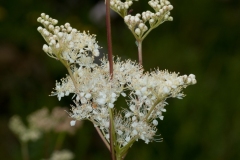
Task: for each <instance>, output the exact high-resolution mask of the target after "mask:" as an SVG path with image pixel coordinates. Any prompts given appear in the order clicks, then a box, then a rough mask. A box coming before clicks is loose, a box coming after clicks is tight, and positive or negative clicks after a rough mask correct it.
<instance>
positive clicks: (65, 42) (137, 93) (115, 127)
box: [38, 0, 196, 156]
mask: <svg viewBox="0 0 240 160" xmlns="http://www.w3.org/2000/svg"><path fill="white" fill-rule="evenodd" d="M132 3H133V0H126V1H125V2H122V1H120V0H111V1H110V6H111V8H112V9H113V10H114V11H116V12H117V13H119V15H121V16H122V17H123V18H124V21H125V23H126V24H127V26H128V28H129V29H130V30H131V31H132V33H133V35H134V36H135V38H136V41H137V47H138V55H139V63H136V62H134V61H132V60H124V61H122V60H121V59H120V58H118V57H115V58H114V59H113V61H112V60H111V58H109V59H106V58H105V57H103V58H102V59H101V62H100V64H96V63H95V61H94V58H95V57H96V56H98V55H99V53H100V52H99V48H100V47H99V46H98V45H97V42H96V40H95V36H92V35H90V34H89V33H85V32H83V33H82V32H79V31H77V30H76V29H74V28H72V27H71V25H70V24H69V23H66V24H65V25H62V26H56V24H57V20H55V19H52V18H50V17H49V16H48V15H46V14H41V17H39V18H38V22H40V23H42V25H43V26H44V28H42V27H38V31H39V32H40V33H41V34H42V36H43V37H44V39H45V40H46V42H47V44H46V45H44V46H43V50H44V51H45V52H46V53H47V54H48V55H49V56H51V57H53V58H55V59H58V60H60V61H61V62H62V63H63V64H64V66H65V67H66V68H67V70H68V75H66V77H64V78H62V79H61V81H60V82H56V87H55V88H54V91H53V92H52V96H57V97H58V99H59V100H61V98H63V97H65V96H69V95H73V98H72V99H73V102H74V104H73V105H71V112H70V113H69V115H70V117H71V118H72V119H73V120H72V121H71V122H70V125H71V126H74V125H75V124H76V121H80V120H89V121H91V122H92V123H93V124H94V126H95V127H96V128H97V130H98V133H99V134H100V135H101V137H102V139H103V140H104V141H105V144H108V143H110V142H111V141H112V138H113V137H114V138H113V140H114V142H113V144H114V148H112V150H116V148H117V149H118V150H117V151H116V152H119V153H120V154H121V156H124V155H125V152H126V151H127V150H128V148H129V147H130V146H132V144H133V143H134V142H135V141H137V140H139V139H141V140H143V141H144V142H145V143H149V142H152V141H161V139H157V138H156V133H157V125H158V121H159V120H163V119H164V112H166V108H165V107H166V105H167V104H168V103H167V102H166V100H167V99H168V98H178V99H182V98H183V97H184V96H185V95H184V94H183V92H182V90H183V89H184V88H186V87H187V86H189V85H193V84H196V79H195V75H193V74H190V75H183V76H181V75H179V73H175V72H169V71H167V70H163V71H161V70H159V69H155V70H153V71H151V72H146V71H144V69H143V67H142V65H141V64H142V55H141V54H142V45H141V44H142V40H143V39H144V38H145V37H146V36H147V35H148V33H149V32H150V31H151V30H152V29H154V28H156V27H157V26H159V25H160V24H162V23H163V22H165V21H172V20H173V18H172V17H171V16H170V11H171V10H172V9H173V6H172V5H171V4H170V2H169V1H167V0H150V1H149V2H148V4H149V5H150V6H151V7H152V9H153V10H154V12H151V11H145V12H142V13H141V14H140V13H137V14H136V15H135V16H132V15H130V14H128V10H129V7H130V6H131V5H132ZM107 5H108V6H109V1H108V3H107ZM110 57H111V56H110ZM109 61H110V62H111V63H110V62H109ZM111 69H113V72H112V71H111V73H110V72H109V70H111ZM120 96H123V97H124V98H126V107H124V108H123V109H122V110H120V111H117V108H116V107H115V102H116V101H117V99H118V98H119V97H120ZM113 152H114V151H113Z"/></svg>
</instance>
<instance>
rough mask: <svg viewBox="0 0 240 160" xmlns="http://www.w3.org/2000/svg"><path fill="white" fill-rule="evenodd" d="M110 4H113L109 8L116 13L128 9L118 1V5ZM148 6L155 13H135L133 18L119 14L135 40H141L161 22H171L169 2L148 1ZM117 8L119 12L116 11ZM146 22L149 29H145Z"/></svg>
mask: <svg viewBox="0 0 240 160" xmlns="http://www.w3.org/2000/svg"><path fill="white" fill-rule="evenodd" d="M111 2H112V4H113V5H111V8H112V9H113V10H114V11H116V12H117V13H119V12H120V11H121V12H120V13H127V9H128V7H129V6H128V5H127V6H128V7H124V3H123V2H121V1H119V0H118V3H115V2H114V1H113V0H112V1H111ZM125 3H127V2H125ZM131 4H132V1H131ZM148 4H149V5H150V6H151V7H152V8H153V9H154V11H155V13H153V12H151V11H145V12H142V14H139V13H137V14H136V15H135V16H133V15H130V14H129V15H127V14H120V15H121V16H122V17H124V21H125V23H126V24H127V26H128V28H129V29H130V30H131V31H132V33H133V35H134V36H135V38H136V39H137V40H143V39H144V38H145V37H146V35H147V34H148V33H149V32H150V31H151V30H152V29H154V28H156V27H158V26H159V25H160V24H162V23H163V22H165V21H172V20H173V18H172V17H171V16H170V11H171V10H172V9H173V6H172V5H171V4H170V2H169V1H167V0H150V1H149V2H148ZM118 8H119V9H121V10H117V9H118ZM122 10H124V11H122ZM147 22H149V27H147V24H146V23H147ZM147 31H148V32H147Z"/></svg>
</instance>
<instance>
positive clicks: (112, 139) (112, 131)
mask: <svg viewBox="0 0 240 160" xmlns="http://www.w3.org/2000/svg"><path fill="white" fill-rule="evenodd" d="M108 112H109V123H110V125H109V136H110V150H111V157H112V160H115V159H116V155H115V149H114V142H115V129H114V119H113V112H112V109H111V108H109V109H108Z"/></svg>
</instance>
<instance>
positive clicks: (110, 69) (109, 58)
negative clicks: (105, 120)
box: [106, 0, 116, 160]
mask: <svg viewBox="0 0 240 160" xmlns="http://www.w3.org/2000/svg"><path fill="white" fill-rule="evenodd" d="M106 26H107V43H108V61H109V73H110V75H111V79H112V78H113V56H112V55H113V54H112V39H111V20H110V0H106ZM109 114H112V113H111V112H109ZM109 116H110V115H109ZM112 123H113V121H112V120H110V121H109V136H110V151H111V157H112V160H115V159H116V157H115V151H114V144H113V134H112V133H113V130H112V129H113V124H112Z"/></svg>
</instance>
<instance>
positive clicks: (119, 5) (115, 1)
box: [110, 0, 138, 16]
mask: <svg viewBox="0 0 240 160" xmlns="http://www.w3.org/2000/svg"><path fill="white" fill-rule="evenodd" d="M133 1H134V0H126V1H125V2H122V1H120V0H110V7H111V9H112V10H114V11H115V12H117V13H118V14H120V15H121V16H122V15H126V14H127V10H128V9H129V7H130V6H131V5H132V4H133ZM135 1H138V0H135Z"/></svg>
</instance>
